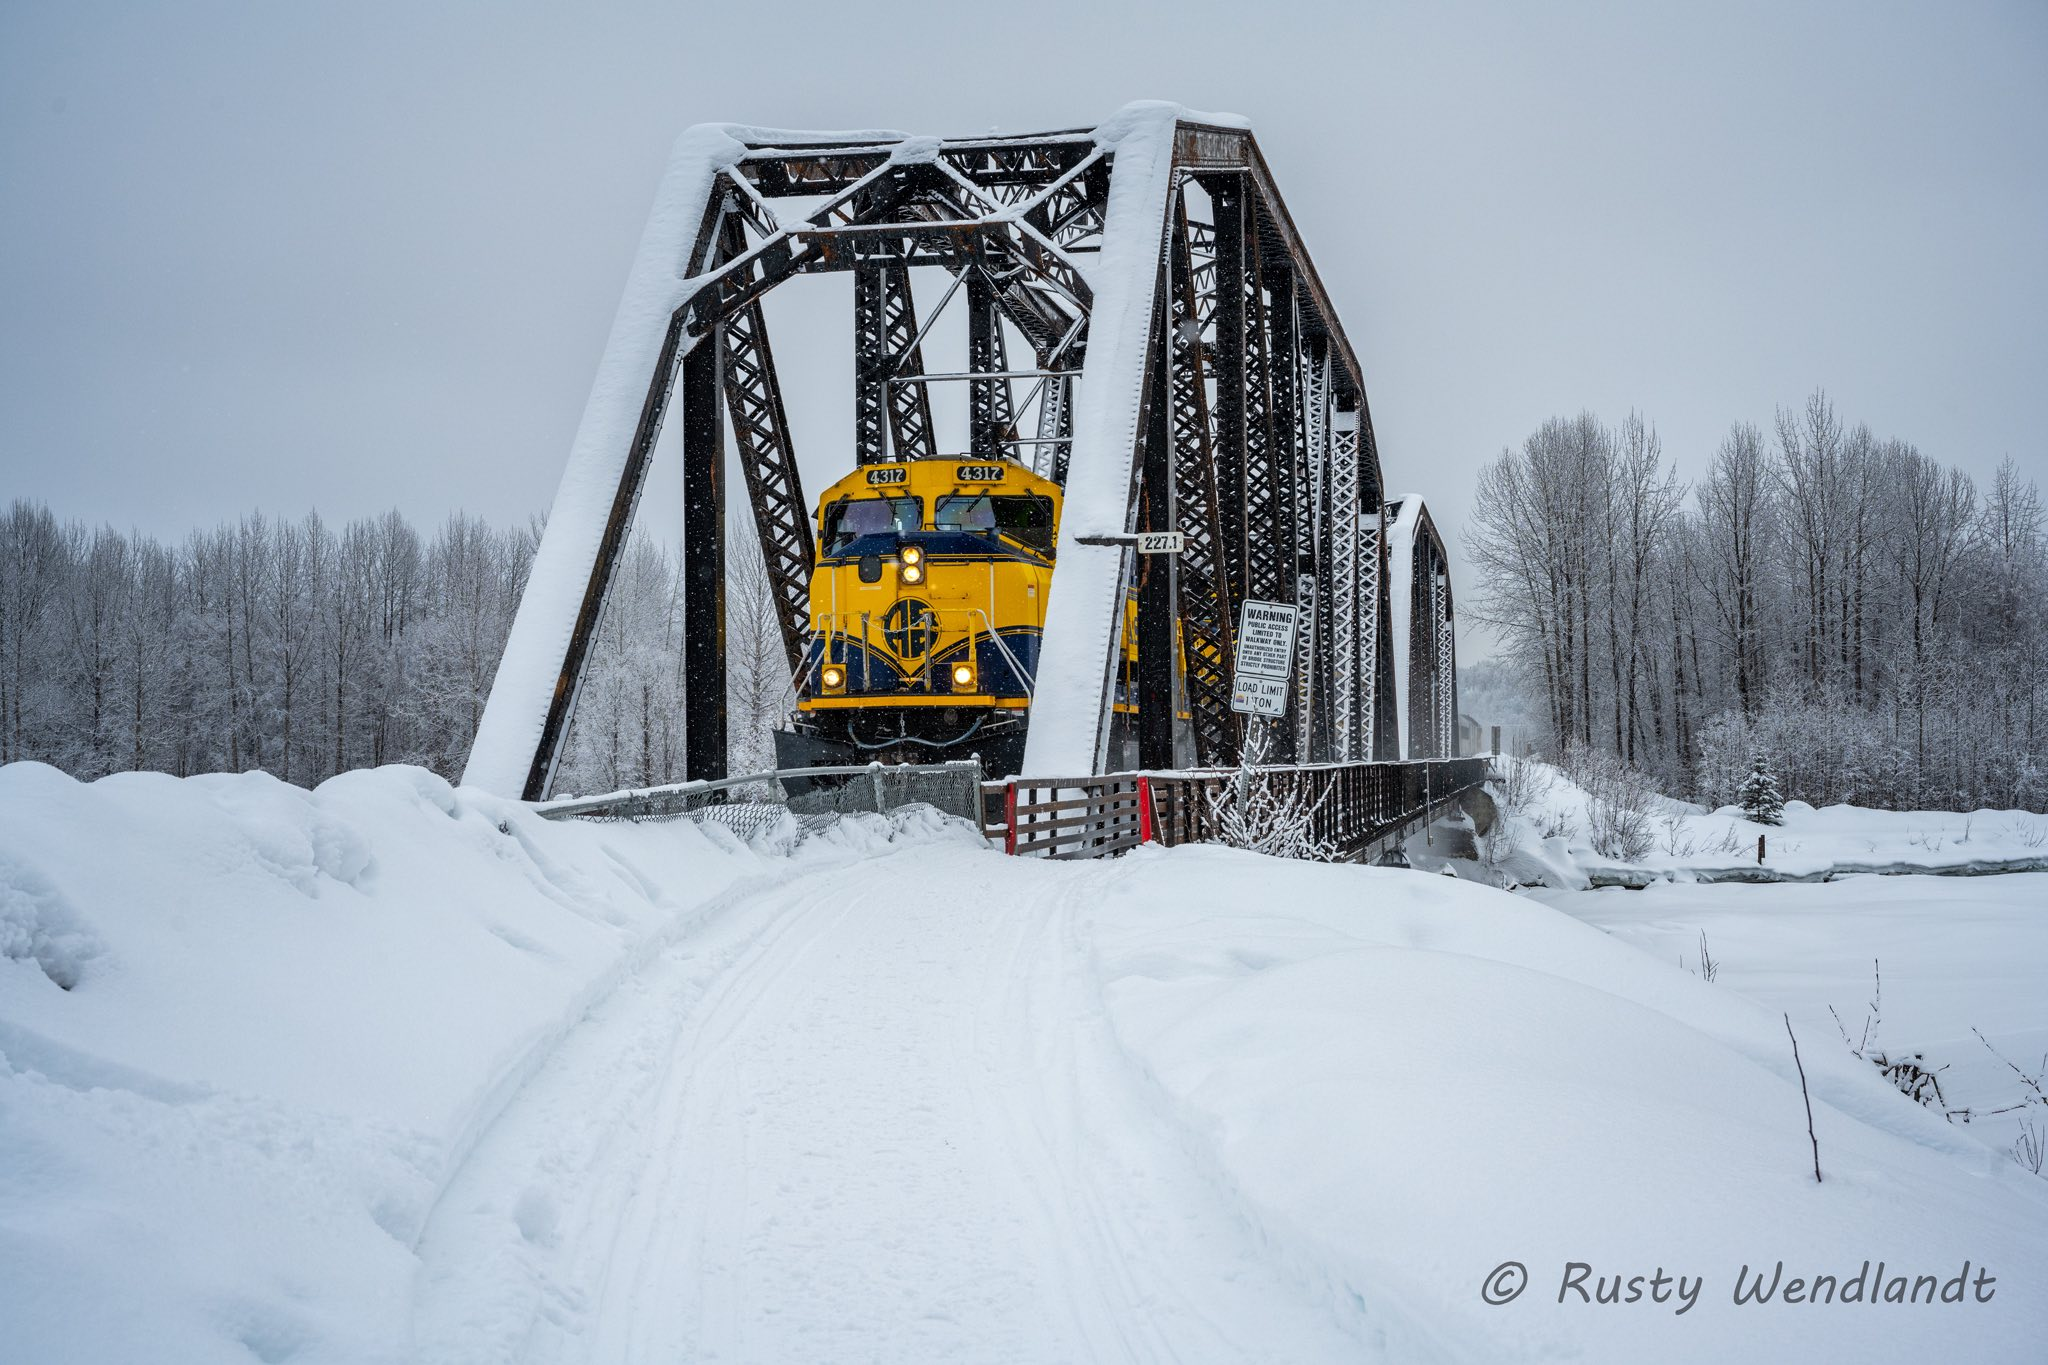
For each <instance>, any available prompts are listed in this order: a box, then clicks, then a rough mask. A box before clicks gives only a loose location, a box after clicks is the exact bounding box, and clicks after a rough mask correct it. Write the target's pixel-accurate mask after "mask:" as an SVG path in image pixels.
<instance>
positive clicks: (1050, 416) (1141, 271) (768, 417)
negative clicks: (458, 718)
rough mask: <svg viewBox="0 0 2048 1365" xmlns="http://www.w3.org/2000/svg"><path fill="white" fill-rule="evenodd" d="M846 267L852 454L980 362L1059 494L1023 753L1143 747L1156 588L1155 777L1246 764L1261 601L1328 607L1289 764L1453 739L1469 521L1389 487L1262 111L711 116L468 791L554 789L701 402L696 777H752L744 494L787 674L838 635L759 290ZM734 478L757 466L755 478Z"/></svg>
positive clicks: (973, 425)
mask: <svg viewBox="0 0 2048 1365" xmlns="http://www.w3.org/2000/svg"><path fill="white" fill-rule="evenodd" d="M828 273H847V274H851V275H852V277H853V280H852V284H853V309H852V317H851V318H850V319H849V320H848V321H849V325H848V326H847V329H846V332H845V336H846V338H847V340H848V342H849V343H850V345H851V348H852V358H853V374H854V380H853V386H852V393H851V394H850V395H849V397H850V399H851V405H850V407H851V411H850V412H849V414H848V415H849V417H850V418H851V421H850V423H849V434H848V436H847V440H846V444H847V447H848V453H849V454H850V456H851V458H852V460H853V461H856V462H859V463H861V464H873V463H881V462H887V461H899V460H914V459H919V458H924V457H930V456H935V455H937V454H939V453H940V449H939V446H938V444H937V441H936V437H935V432H934V422H933V417H932V404H931V394H932V388H933V385H936V384H961V385H965V387H966V394H967V404H966V406H967V413H968V447H969V453H970V454H971V455H972V456H974V457H978V458H997V457H1008V458H1011V459H1015V460H1018V461H1020V462H1023V463H1025V464H1027V465H1029V466H1030V467H1032V468H1033V469H1034V470H1036V471H1038V472H1040V473H1042V474H1045V475H1046V476H1047V477H1050V478H1052V479H1054V480H1055V481H1057V482H1059V483H1060V484H1062V485H1063V487H1064V490H1065V496H1066V510H1065V515H1064V517H1063V524H1062V527H1061V539H1060V544H1059V547H1058V557H1057V561H1056V567H1055V570H1054V585H1055V586H1054V590H1053V592H1052V593H1051V596H1050V600H1049V602H1048V605H1047V618H1046V624H1045V638H1044V643H1043V652H1042V656H1041V662H1040V679H1041V685H1040V686H1039V687H1038V689H1037V691H1036V694H1035V699H1034V701H1033V705H1032V716H1031V727H1030V734H1029V740H1028V745H1027V749H1026V756H1025V764H1024V768H1025V772H1026V773H1027V774H1029V773H1083V774H1096V775H1101V774H1105V773H1107V772H1109V771H1110V770H1111V769H1112V768H1113V767H1116V766H1120V759H1121V756H1119V755H1113V754H1112V753H1111V752H1110V750H1111V745H1110V742H1109V736H1110V729H1111V709H1112V698H1113V692H1114V684H1115V677H1116V673H1117V669H1118V665H1119V657H1118V655H1119V639H1120V636H1121V633H1122V620H1123V609H1124V603H1125V601H1126V599H1127V597H1128V596H1132V595H1134V596H1135V599H1136V602H1137V642H1138V664H1137V670H1136V687H1137V698H1136V700H1137V702H1138V724H1137V760H1138V765H1139V766H1140V767H1141V768H1146V769H1167V768H1172V767H1174V766H1175V765H1176V760H1177V759H1178V760H1179V763H1180V765H1181V766H1187V760H1188V759H1189V758H1190V757H1192V759H1193V762H1194V765H1195V766H1198V767H1219V766H1228V765H1232V764H1234V763H1236V762H1237V761H1239V759H1240V757H1241V756H1242V755H1243V754H1244V752H1245V746H1246V738H1247V737H1246V727H1245V719H1246V718H1245V717H1242V716H1240V715H1239V714H1237V713H1236V712H1234V711H1233V710H1232V709H1231V696H1232V669H1233V662H1234V638H1233V636H1234V631H1235V626H1236V622H1237V619H1238V611H1239V607H1240V606H1241V604H1242V603H1243V602H1245V601H1247V600H1259V601H1270V602H1284V603H1293V604H1296V605H1297V606H1298V607H1299V610H1300V617H1299V619H1300V622H1301V624H1300V638H1299V644H1298V647H1297V650H1296V662H1295V673H1294V678H1293V681H1292V692H1293V695H1292V698H1291V704H1290V707H1289V713H1288V716H1287V717H1286V718H1285V720H1284V721H1283V722H1278V723H1276V724H1275V725H1274V727H1273V733H1271V734H1270V735H1269V736H1268V737H1267V738H1268V740H1269V741H1270V745H1269V749H1268V754H1267V758H1268V761H1269V762H1278V763H1285V764H1300V765H1318V766H1322V765H1333V764H1334V765H1355V764H1374V763H1392V762H1397V761H1401V760H1412V759H1432V758H1445V757H1449V756H1451V755H1453V754H1454V753H1455V749H1456V736H1457V720H1458V715H1457V685H1456V658H1455V647H1454V635H1453V622H1454V617H1453V610H1452V600H1451V593H1450V586H1449V573H1448V564H1449V561H1448V558H1447V556H1446V554H1445V549H1444V545H1443V541H1442V539H1441V537H1440V536H1439V535H1438V534H1437V532H1436V529H1435V527H1434V524H1433V523H1432V522H1431V521H1430V519H1429V518H1428V516H1427V513H1426V511H1425V510H1424V508H1423V507H1422V504H1421V500H1420V498H1415V497H1406V498H1398V499H1390V498H1389V497H1388V495H1387V494H1386V492H1385V488H1384V484H1383V482H1382V479H1381V474H1380V461H1379V450H1378V446H1377V443H1376V441H1375V439H1374V434H1373V426H1372V418H1371V413H1370V409H1369V407H1368V404H1367V401H1366V389H1365V378H1364V374H1363V371H1362V369H1361V367H1360V364H1359V360H1358V356H1357V354H1356V353H1355V352H1354V351H1353V349H1352V346H1351V343H1350V341H1349V340H1348V339H1347V337H1346V336H1345V333H1344V329H1343V327H1342V324H1341V323H1340V322H1339V320H1338V316H1337V311H1336V309H1335V307H1334V305H1333V303H1332V301H1331V298H1330V296H1329V293H1328V291H1327V290H1326V288H1325V287H1324V284H1323V281H1322V279H1321V277H1320V276H1319V275H1318V274H1317V271H1316V268H1315V265H1314V263H1313V261H1312V260H1311V259H1310V257H1309V254H1308V250H1307V247H1306V246H1305V245H1304V243H1303V240H1302V237H1301V234H1300V232H1299V231H1298V230H1297V228H1296V225H1295V222H1294V220H1293V218H1292V217H1291V216H1290V215H1289V213H1288V210H1287V206H1286V204H1285V203H1284V201H1283V200H1282V199H1281V197H1280V192H1279V189H1278V187H1277V186H1276V185H1275V183H1274V180H1273V176H1272V173H1271V170H1270V168H1269V167H1268V166H1267V164H1266V160H1265V158H1264V156H1263V155H1262V154H1261V152H1260V150H1259V146H1258V143H1257V141H1256V139H1255V138H1254V137H1253V135H1252V133H1251V130H1250V129H1249V128H1248V127H1245V126H1242V125H1241V124H1238V123H1235V122H1233V121H1230V120H1227V119H1219V118H1213V117H1207V116H1203V115H1198V114H1194V113H1190V112H1189V111H1186V110H1182V109H1179V108H1178V107H1176V106H1171V105H1156V104H1143V105H1133V106H1129V107H1127V108H1126V109H1124V110H1122V111H1120V112H1119V113H1118V114H1117V115H1116V116H1115V117H1113V118H1112V119H1111V120H1109V121H1108V122H1106V123H1105V124H1103V125H1101V126H1099V127H1097V128H1092V129H1073V130H1067V131H1060V132H1051V133H1041V134H1033V135H1028V136H1000V137H999V136H989V137H980V138H963V139H945V140H941V139H936V138H918V137H910V136H907V135H904V134H900V133H872V134H829V135H828V134H794V133H779V132H773V131H765V130H755V129H745V128H736V127H730V126H726V125H707V126H703V127H699V128H695V129H692V130H690V132H688V133H686V134H685V135H684V137H683V138H682V139H681V140H680V141H679V143H678V144H677V149H676V152H675V155H674V157H673V159H672V161H671V164H670V167H669V171H668V174H667V176H666V178H665V180H664V182H663V185H662V188H661V191H660V193H659V195H658V197H657V202H656V206H655V211H654V214H653V216H652V217H651V219H650V222H649V225H648V228H647V230H646V233H645V235H644V237H643V239H642V242H641V246H640V250H639V254H638V257H637V259H636V262H635V265H634V267H633V271H632V275H631V277H630V278H629V281H628V285H627V291H626V297H625V299H624V301H623V302H622V304H621V307H620V310H619V315H618V320H617V322H616V323H615V325H614V329H613V332H612V335H611V339H610V341H609V343H608V345H607V349H606V353H605V356H604V360H603V362H602V364H601V366H600V371H599V375H598V379H597V383H596V386H595V388H594V390H593V393H592V396H591V400H590V404H589V406H588V408H587V409H586V412H585V415H584V420H583V423H582V426H581V428H580V429H579V432H578V436H577V440H576V443H575V445H574V446H573V447H572V450H571V455H570V461H569V468H568V470H567V473H566V474H565V476H564V479H563V483H562V489H561V492H560V493H559V494H558V496H557V498H556V501H555V504H554V507H553V509H552V511H551V513H550V517H549V521H548V524H547V528H546V531H545V534H544V537H543V540H542V543H541V546H540V549H539V551H538V553H537V556H536V559H535V563H534V567H533V573H532V578H531V580H530V583H529V587H528V590H527V593H526V595H525V598H524V600H523V601H522V603H521V606H520V610H519V613H518V616H517V619H516V621H515V624H514V627H513V630H512V635H511V639H510V641H509V642H508V645H507V648H506V653H505V658H504V661H503V663H502V664H501V667H500V671H499V674H498V677H497V680H496V683H495V684H494V687H493V691H492V694H491V697H490V701H489V704H488V706H487V707H486V710H485V714H484V717H483V723H482V725H481V727H480V729H479V733H478V736H477V741H476V745H475V748H474V750H473V752H472V755H471V759H470V763H469V768H468V771H467V773H466V774H465V781H466V782H470V783H472V784H475V785H480V786H484V787H487V788H491V789H494V790H498V791H501V792H504V793H506V794H508V795H518V796H522V797H524V798H526V799H528V800H540V799H543V798H545V797H546V796H547V795H548V793H549V790H550V788H551V786H552V783H553V778H554V773H555V770H556V766H557V764H558V762H559V760H560V757H561V755H562V752H563V748H564V743H565V741H566V739H567V736H568V731H569V725H570V719H571V717H572V715H573V713H574V709H575V704H576V698H577V693H578V690H579V687H580V685H581V682H582V679H583V675H584V671H585V668H586V666H587V664H588V661H589V657H590V650H591V644H592V641H593V639H594V637H595V635H596V632H597V626H598V622H599V620H600V617H601V615H602V613H603V611H604V607H605V601H606V596H607V593H608V591H609V589H610V586H611V584H612V581H613V578H614V574H615V571H616V569H617V566H618V564H619V561H620V559H621V555H622V551H623V550H624V548H625V544H626V540H627V537H628V534H629V532H630V530H631V526H632V521H633V515H634V511H635V508H636V506H637V504H638V501H639V497H640V492H641V489H642V488H643V487H644V485H645V482H646V479H647V474H648V468H649V465H650V463H651V461H652V458H653V455H654V450H655V444H656V438H657V437H658V436H659V434H660V432H661V430H662V428H663V425H664V423H665V422H666V421H667V420H668V419H669V417H670V414H671V409H678V408H679V409H680V411H679V412H678V413H676V418H677V421H678V423H679V425H680V431H681V441H680V446H681V458H682V466H683V468H682V484H683V526H684V531H683V534H684V540H685V546H686V553H685V555H684V564H685V570H684V583H683V594H684V602H683V619H684V642H683V653H684V674H685V679H686V692H687V695H686V700H685V707H686V712H687V714H686V726H687V730H686V775H687V776H688V777H689V778H690V779H692V780H696V781H708V780H715V779H717V778H720V777H722V776H723V775H724V768H725V761H726V758H725V756H726V741H727V735H726V716H725V704H726V658H725V626H724V589H725V584H724V571H725V545H724V538H725V525H726V502H727V499H728V496H738V497H742V498H744V499H745V501H746V504H747V506H748V507H749V508H750V509H751V511H752V514H753V518H754V526H755V528H756V530H757V531H758V533H759V537H760V543H761V547H762V550H763V554H764V558H765V562H766V566H767V570H768V577H769V580H770V583H771V585H772V591H773V597H774V603H775V608H776V616H777V621H778V623H779V625H780V628H781V637H782V643H783V645H784V647H785V649H786V651H787V654H788V659H789V663H790V668H791V672H792V675H794V674H795V673H796V671H797V667H798V664H799V661H800V660H801V658H802V656H803V652H804V650H805V648H806V645H807V643H808V640H809V638H810V631H811V625H812V623H811V621H810V619H809V597H808V582H809V575H810V571H811V566H812V564H813V560H814V554H815V547H814V545H813V543H812V531H811V520H810V507H809V502H808V500H807V498H806V495H805V491H804V488H803V481H802V478H801V476H800V473H799V468H798V464H797V459H796V453H795V449H794V445H793V442H792V437H791V431H790V424H789V420H788V415H787V412H786V409H785V404H784V390H783V377H782V375H781V374H780V373H779V372H778V369H777V366H776V362H775V355H774V350H773V348H772V346H771V344H770V338H769V331H768V324H767V317H766V314H765V312H764V309H763V300H764V298H765V297H766V296H767V295H768V294H769V293H770V292H771V291H773V290H775V289H778V288H780V287H782V286H785V285H789V284H791V283H792V282H795V281H797V280H799V279H800V278H801V277H804V276H810V275H818V274H828ZM913 276H916V277H918V279H919V283H920V285H921V286H924V285H926V283H927V282H930V287H927V288H925V289H924V290H923V296H924V298H926V299H930V298H932V297H933V291H934V290H936V295H937V298H938V302H937V303H936V304H935V305H932V306H931V307H930V309H929V311H927V312H926V313H924V314H923V315H921V314H920V310H919V300H918V297H917V296H916V295H914V294H913V291H912V279H913ZM948 308H957V309H960V310H963V311H964V313H965V322H966V326H965V329H964V330H965V334H966V347H965V351H966V353H965V355H964V356H961V357H959V358H958V359H957V360H956V359H953V358H950V357H949V358H945V359H943V360H941V361H940V363H938V364H937V365H936V367H935V366H934V365H933V361H934V360H935V359H936V357H934V356H933V355H932V354H931V352H932V351H933V349H934V342H933V340H932V326H933V322H934V321H935V319H936V318H937V316H938V315H939V314H940V313H941V312H943V311H944V310H946V309H948ZM957 330H958V329H957V328H956V329H955V331H956V332H957ZM733 466H736V467H737V468H738V470H739V472H740V474H741V477H742V480H743V483H742V484H741V486H740V487H738V488H736V489H731V490H729V489H728V478H727V470H728V469H729V468H731V467H733ZM1152 530H1178V531H1180V532H1182V533H1183V534H1184V536H1185V548H1184V551H1183V552H1182V553H1181V554H1179V555H1178V556H1171V555H1138V554H1136V553H1134V552H1133V549H1132V547H1131V546H1130V544H1129V543H1128V541H1129V539H1130V538H1131V536H1132V535H1134V533H1136V532H1140V531H1152ZM1176 632H1178V634H1179V636H1180V640H1181V643H1182V645H1183V646H1184V648H1182V649H1178V650H1177V649H1176V647H1175V645H1176ZM1183 659H1184V660H1185V664H1184V666H1183V665H1182V660H1183ZM1053 679H1057V680H1058V681H1057V685H1056V686H1053V685H1050V683H1051V681H1052V680H1053ZM1177 711H1185V712H1186V713H1187V715H1188V716H1189V717H1191V723H1190V724H1189V725H1188V727H1187V728H1188V729H1189V730H1191V744H1192V750H1193V752H1192V754H1191V755H1190V754H1189V753H1188V752H1187V750H1188V747H1189V744H1190V737H1189V736H1185V735H1184V737H1183V739H1182V743H1181V751H1180V753H1179V754H1176V745H1175V716H1176V712H1177Z"/></svg>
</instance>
